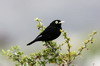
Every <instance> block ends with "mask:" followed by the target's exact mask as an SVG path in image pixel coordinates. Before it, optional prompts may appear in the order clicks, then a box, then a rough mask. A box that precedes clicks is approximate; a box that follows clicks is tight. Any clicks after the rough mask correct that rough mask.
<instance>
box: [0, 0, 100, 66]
mask: <svg viewBox="0 0 100 66" xmlns="http://www.w3.org/2000/svg"><path fill="white" fill-rule="evenodd" d="M36 17H38V18H40V19H42V20H43V24H44V25H45V26H48V25H49V24H50V23H51V22H52V21H53V20H55V19H60V20H63V21H65V23H64V24H63V25H62V27H63V29H64V30H65V31H67V33H68V36H69V37H70V38H71V43H72V44H73V47H72V48H73V50H75V51H77V49H78V48H79V46H82V42H83V41H84V40H85V39H88V35H89V34H90V33H91V32H92V31H97V32H98V34H97V35H96V36H95V39H96V40H95V43H94V44H91V45H89V48H88V50H85V51H84V52H83V53H82V55H81V56H80V57H78V58H77V59H76V60H75V61H74V62H73V64H74V65H75V66H93V65H94V66H100V44H99V42H100V41H99V39H100V34H99V32H100V22H99V21H100V0H0V53H1V50H2V49H5V50H7V49H10V47H11V46H16V45H19V46H20V47H21V48H22V51H24V52H25V53H26V54H30V53H32V52H38V51H40V50H41V49H43V48H44V47H43V46H42V44H41V42H36V43H34V44H33V45H31V46H26V44H27V43H29V42H30V41H32V40H33V39H34V38H35V37H36V36H37V35H38V34H39V30H38V29H37V27H36V25H37V22H35V21H34V18H36ZM62 38H63V37H62V36H60V37H59V38H58V39H56V40H55V41H57V42H58V43H61V42H62ZM65 50H66V48H65V49H63V51H62V52H65ZM53 65H54V66H56V65H55V64H48V65H47V66H53ZM0 66H14V63H13V62H12V61H9V60H8V59H7V57H5V56H2V55H1V54H0Z"/></svg>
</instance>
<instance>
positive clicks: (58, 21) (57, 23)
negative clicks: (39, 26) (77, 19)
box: [50, 20, 64, 27]
mask: <svg viewBox="0 0 100 66" xmlns="http://www.w3.org/2000/svg"><path fill="white" fill-rule="evenodd" d="M63 22H64V21H61V20H54V21H53V22H52V23H51V24H50V25H51V26H55V27H61V24H62V23H63Z"/></svg>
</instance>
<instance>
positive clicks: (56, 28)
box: [27, 20, 63, 45]
mask: <svg viewBox="0 0 100 66" xmlns="http://www.w3.org/2000/svg"><path fill="white" fill-rule="evenodd" d="M62 22H63V21H61V20H54V21H53V22H52V23H50V25H49V26H48V27H47V28H46V29H45V30H44V31H43V32H42V33H40V34H39V35H38V36H37V37H36V38H35V40H33V41H31V42H30V43H28V44H27V45H31V44H33V43H34V42H36V41H51V40H54V39H56V38H58V37H59V36H60V34H61V31H60V30H61V29H62V27H61V24H62Z"/></svg>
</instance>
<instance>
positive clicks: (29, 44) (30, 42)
mask: <svg viewBox="0 0 100 66" xmlns="http://www.w3.org/2000/svg"><path fill="white" fill-rule="evenodd" d="M34 42H35V40H33V41H31V42H30V43H28V44H27V46H29V45H31V44H33V43H34Z"/></svg>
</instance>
